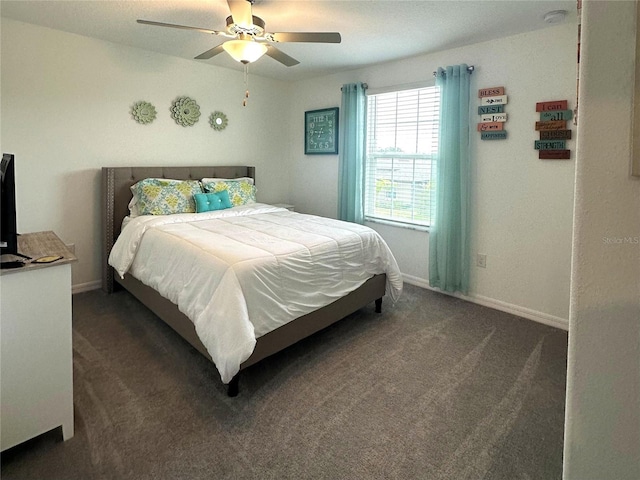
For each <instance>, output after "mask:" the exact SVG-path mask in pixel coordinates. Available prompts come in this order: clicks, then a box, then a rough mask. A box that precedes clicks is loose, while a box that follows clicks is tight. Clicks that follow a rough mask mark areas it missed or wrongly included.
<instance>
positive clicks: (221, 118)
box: [209, 111, 229, 131]
mask: <svg viewBox="0 0 640 480" xmlns="http://www.w3.org/2000/svg"><path fill="white" fill-rule="evenodd" d="M209 123H210V124H211V128H213V129H214V130H217V131H220V130H224V129H225V128H227V125H228V124H229V120H228V119H227V116H226V115H225V114H224V113H222V112H218V111H216V112H213V113H212V114H211V115H209Z"/></svg>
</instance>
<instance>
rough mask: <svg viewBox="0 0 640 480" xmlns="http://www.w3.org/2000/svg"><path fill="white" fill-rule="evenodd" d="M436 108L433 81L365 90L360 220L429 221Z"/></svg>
mask: <svg viewBox="0 0 640 480" xmlns="http://www.w3.org/2000/svg"><path fill="white" fill-rule="evenodd" d="M439 112H440V93H439V89H438V87H436V86H435V85H430V86H426V85H425V86H420V87H418V88H415V87H414V88H411V89H405V90H397V91H387V92H384V93H374V92H371V93H369V94H368V96H367V145H366V158H365V188H364V191H365V193H364V196H365V218H367V219H368V220H373V221H375V220H384V221H390V222H393V223H398V224H405V225H407V224H408V225H414V226H415V225H418V226H429V225H430V224H431V218H430V214H431V205H430V202H431V189H432V188H433V186H434V181H435V171H434V165H435V163H434V161H433V160H434V158H435V155H436V152H437V149H438V120H439Z"/></svg>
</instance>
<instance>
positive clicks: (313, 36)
mask: <svg viewBox="0 0 640 480" xmlns="http://www.w3.org/2000/svg"><path fill="white" fill-rule="evenodd" d="M269 36H270V39H271V38H272V39H273V40H272V41H274V42H317V43H340V42H341V41H342V37H341V36H340V34H339V33H338V32H280V33H271V34H269Z"/></svg>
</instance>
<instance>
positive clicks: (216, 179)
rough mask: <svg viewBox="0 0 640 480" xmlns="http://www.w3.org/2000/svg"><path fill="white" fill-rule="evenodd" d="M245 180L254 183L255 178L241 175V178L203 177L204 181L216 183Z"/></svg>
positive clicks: (250, 183)
mask: <svg viewBox="0 0 640 480" xmlns="http://www.w3.org/2000/svg"><path fill="white" fill-rule="evenodd" d="M231 181H235V182H244V183H248V184H249V185H253V184H254V183H255V180H254V179H253V178H251V177H239V178H203V179H202V180H201V182H202V183H216V182H231Z"/></svg>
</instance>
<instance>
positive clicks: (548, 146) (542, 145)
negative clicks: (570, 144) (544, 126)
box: [533, 140, 567, 150]
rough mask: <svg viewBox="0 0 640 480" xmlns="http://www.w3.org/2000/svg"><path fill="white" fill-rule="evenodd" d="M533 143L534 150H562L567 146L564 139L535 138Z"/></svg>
mask: <svg viewBox="0 0 640 480" xmlns="http://www.w3.org/2000/svg"><path fill="white" fill-rule="evenodd" d="M533 145H534V148H535V149H536V150H564V149H565V148H566V147H567V145H566V141H565V140H536V141H535V142H534V144H533Z"/></svg>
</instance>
